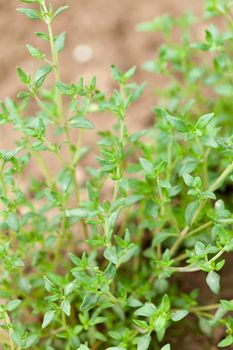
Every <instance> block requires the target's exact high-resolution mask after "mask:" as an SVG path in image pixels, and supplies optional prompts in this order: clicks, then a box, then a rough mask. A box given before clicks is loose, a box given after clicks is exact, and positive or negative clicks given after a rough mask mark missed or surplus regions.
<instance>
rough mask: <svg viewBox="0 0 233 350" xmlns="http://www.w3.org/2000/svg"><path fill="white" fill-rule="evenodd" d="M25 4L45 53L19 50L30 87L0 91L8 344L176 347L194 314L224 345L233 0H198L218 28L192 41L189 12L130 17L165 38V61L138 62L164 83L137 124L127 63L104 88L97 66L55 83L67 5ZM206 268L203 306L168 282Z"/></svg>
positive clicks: (0, 337)
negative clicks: (111, 86) (86, 141)
mask: <svg viewBox="0 0 233 350" xmlns="http://www.w3.org/2000/svg"><path fill="white" fill-rule="evenodd" d="M21 2H23V3H27V4H32V5H35V6H31V7H30V6H27V7H25V8H19V9H18V11H19V12H21V13H23V14H24V15H26V16H27V17H29V18H30V19H33V20H39V21H42V22H44V25H45V31H44V32H39V33H36V35H37V37H39V38H40V39H41V40H45V41H47V43H48V45H49V47H50V55H47V54H45V53H44V52H43V51H41V49H39V48H36V47H34V46H31V45H27V49H28V51H29V54H30V55H31V56H33V57H34V58H35V59H36V60H38V62H39V64H40V67H39V69H38V70H37V71H36V72H35V73H34V74H29V73H28V72H25V70H24V69H23V68H21V67H18V69H17V70H18V76H19V79H20V80H21V82H22V84H23V86H24V88H23V90H22V91H21V92H19V94H18V96H17V97H18V98H17V100H16V101H13V100H11V99H10V98H7V99H6V100H5V101H3V102H1V114H0V122H1V125H4V124H6V125H7V127H12V128H14V129H15V130H16V131H17V135H18V139H17V142H16V147H15V148H14V149H11V150H1V151H0V164H1V165H0V166H1V167H0V199H1V207H0V215H1V222H0V232H1V245H0V259H1V276H0V280H1V287H0V300H1V304H0V319H1V324H0V327H1V328H0V344H1V346H2V348H3V349H8V350H21V349H35V350H36V349H40V350H53V349H54V350H55V349H56V350H59V349H66V350H73V349H75V350H77V349H79V350H88V349H91V350H96V349H100V350H101V349H108V350H134V349H137V350H146V349H151V350H152V349H155V350H156V349H162V350H169V349H171V348H172V338H171V337H170V335H169V334H170V329H171V328H172V327H173V324H174V323H177V322H181V327H186V325H187V323H188V322H189V320H190V316H191V315H194V316H195V318H196V320H197V324H198V323H199V326H200V328H201V330H202V332H204V333H205V334H206V335H207V336H210V337H211V334H212V332H213V330H214V329H215V328H218V327H223V328H224V332H225V336H224V337H223V338H222V339H220V342H219V344H218V347H219V348H221V347H222V348H224V347H227V346H230V345H232V344H233V318H232V316H231V312H232V311H233V301H232V300H231V299H230V300H226V299H224V298H222V297H221V296H219V293H220V290H221V288H220V287H221V270H222V268H223V266H224V262H225V259H230V258H231V255H230V254H227V253H229V252H231V251H232V250H233V231H232V223H233V214H232V207H233V203H232V197H231V196H230V192H231V191H232V180H233V177H232V175H233V137H232V135H233V134H232V126H233V123H232V111H233V107H232V92H233V88H232V76H233V61H232V52H233V41H232V37H233V21H232V19H233V14H232V10H233V2H232V1H231V0H207V1H205V16H206V17H208V18H212V17H214V16H218V17H220V19H219V23H220V25H219V28H218V27H217V26H215V25H214V24H210V25H209V26H208V27H207V29H206V32H205V38H204V39H203V41H200V42H199V41H195V42H192V39H191V38H192V37H193V35H192V28H193V22H194V18H193V16H192V15H190V14H185V15H184V16H182V17H181V18H173V17H170V16H163V17H162V18H156V19H154V20H152V21H151V22H147V23H142V24H140V25H139V26H138V29H139V30H143V31H155V30H160V31H161V32H162V33H163V35H164V43H163V45H162V46H161V47H160V48H159V50H158V57H157V58H156V59H155V60H153V61H150V62H146V63H145V65H144V67H145V68H146V69H147V70H149V71H152V72H154V73H160V74H162V75H164V76H165V77H166V78H167V83H168V85H167V88H166V89H162V90H160V91H158V92H157V95H160V99H159V101H158V102H157V105H156V107H153V111H154V113H155V124H154V125H152V126H151V127H150V128H148V129H146V130H140V131H138V132H136V133H130V132H129V131H128V129H127V122H126V119H127V118H128V115H127V114H128V108H129V107H130V105H131V104H132V103H134V102H135V101H136V100H137V99H138V98H140V97H141V94H142V92H143V90H144V88H145V84H142V85H137V84H136V83H134V82H133V83H132V82H131V79H132V77H133V76H134V73H135V69H136V68H135V67H132V68H130V69H129V70H127V71H126V72H122V71H120V70H119V69H118V68H116V67H115V66H112V77H113V80H114V82H115V83H116V86H117V88H116V90H114V91H113V93H112V96H110V97H109V96H107V95H106V94H104V93H103V92H101V91H100V90H99V89H98V87H97V83H96V79H95V77H93V79H92V80H91V81H90V82H88V83H87V82H85V80H84V78H82V77H81V78H80V80H79V81H78V82H74V83H72V84H68V83H66V82H63V81H61V77H60V66H59V54H60V53H61V51H62V50H63V48H64V44H65V38H66V35H65V33H56V34H55V33H54V32H53V22H54V20H55V19H56V17H57V16H59V15H60V14H61V13H62V12H63V11H64V10H66V9H67V6H63V7H60V8H58V9H54V8H53V6H52V5H51V4H49V2H48V1H46V0H21ZM177 28H178V30H180V33H181V35H180V38H181V40H179V41H177V39H176V38H175V37H174V35H173V33H174V32H177V30H175V29H177ZM206 52H207V53H206ZM47 77H49V78H50V79H47ZM47 80H48V82H47ZM147 88H148V87H147ZM141 101H142V102H141V103H143V97H142V98H141ZM99 112H101V115H100V116H99V120H100V122H102V119H101V118H103V116H104V117H105V115H106V116H108V117H109V115H110V114H111V115H112V118H113V120H114V126H113V128H112V130H104V129H103V130H102V131H101V132H100V133H99V135H98V142H97V148H98V151H97V153H98V155H97V158H96V159H97V162H98V165H97V166H94V165H93V164H94V163H93V162H92V163H91V164H92V165H91V164H89V166H87V167H86V173H85V176H86V181H85V183H83V182H81V181H80V177H79V173H78V171H77V169H78V168H80V167H81V166H83V163H82V160H83V158H84V157H85V156H86V154H87V152H88V149H87V147H85V145H83V141H82V140H83V133H85V132H88V133H89V135H90V133H93V135H95V131H94V128H95V126H94V124H93V121H91V120H92V116H93V114H94V113H95V114H96V113H99ZM92 129H93V130H92ZM93 137H95V136H93ZM93 152H94V151H93ZM30 162H31V163H32V164H33V165H34V169H35V171H34V176H33V177H30V178H28V177H27V175H26V174H27V167H28V164H29V163H30ZM50 162H57V164H58V166H59V169H60V170H59V171H58V172H57V173H56V174H54V171H53V168H52V166H51V163H50ZM36 164H37V165H36ZM78 166H79V167H78ZM200 272H202V274H204V275H205V279H206V284H207V285H208V287H209V289H210V291H209V293H210V294H209V295H210V297H209V299H210V302H207V303H206V304H201V303H200V302H199V299H198V291H197V290H196V289H194V290H191V289H190V292H185V291H184V290H183V289H182V279H181V282H180V278H179V280H178V279H177V276H178V275H180V276H183V277H184V278H188V279H190V288H192V283H191V280H192V276H193V273H200ZM186 276H187V277H186ZM199 293H202V290H201V288H200V290H199ZM211 301H213V303H211ZM183 319H185V320H186V322H184V321H182V320H183Z"/></svg>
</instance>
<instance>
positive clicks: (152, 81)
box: [0, 0, 232, 350]
mask: <svg viewBox="0 0 233 350" xmlns="http://www.w3.org/2000/svg"><path fill="white" fill-rule="evenodd" d="M53 3H54V4H55V5H56V6H59V5H64V4H68V5H69V6H70V8H69V10H68V11H67V12H66V14H65V15H62V16H60V17H59V19H58V20H57V22H56V25H55V33H56V34H58V33H60V32H61V31H66V32H67V41H66V49H65V51H64V52H63V53H62V55H61V59H60V63H61V67H62V68H61V72H62V80H63V81H65V82H67V83H69V82H76V81H78V79H79V77H80V76H84V77H85V78H86V79H87V80H89V79H90V78H91V77H92V76H93V75H96V77H97V85H98V87H99V88H100V89H103V90H104V91H106V92H111V90H112V88H113V83H112V80H111V74H110V68H109V67H110V65H111V64H116V65H117V66H118V67H119V68H120V69H122V70H125V69H127V68H129V67H130V66H132V65H137V66H138V71H137V75H136V81H137V82H138V83H141V82H143V81H148V83H149V86H148V88H147V89H146V92H145V94H144V96H143V98H142V99H141V100H140V101H139V102H137V104H136V105H135V106H134V107H133V108H132V109H131V111H130V115H129V118H128V120H129V121H128V123H129V127H130V129H131V130H138V129H140V128H143V127H145V126H147V125H149V124H150V123H151V121H152V116H151V112H150V108H151V105H153V104H154V103H155V101H156V96H154V94H153V88H155V87H159V86H160V85H161V77H158V76H155V75H152V74H147V73H146V72H144V71H143V70H142V69H140V66H141V64H142V63H143V62H144V61H145V60H147V59H151V58H152V57H153V56H154V55H155V52H156V49H157V48H158V46H159V45H160V44H161V42H162V40H161V36H160V35H159V34H157V33H138V32H136V31H135V26H136V24H138V23H140V22H142V21H146V20H150V19H152V18H153V17H155V16H158V15H163V14H172V15H174V16H179V15H181V14H182V13H183V12H184V11H187V10H190V11H192V12H193V13H194V14H195V15H197V16H201V14H202V7H203V0H195V1H193V0H192V1H190V0H189V1H188V0H179V1H177V0H162V1H161V0H160V1H159V0H121V1H120V0H64V1H60V0H56V1H53ZM20 6H21V4H20V3H19V2H17V1H15V0H7V1H6V0H0V15H1V21H0V47H1V54H0V100H1V99H4V98H5V97H6V96H10V97H12V98H14V97H15V95H16V94H17V92H18V91H19V90H20V88H21V83H20V82H19V80H18V78H17V74H16V66H21V67H22V68H24V69H25V70H26V71H28V72H34V69H35V68H36V62H35V61H34V60H33V59H32V58H31V57H30V56H29V54H28V52H27V50H26V48H25V45H26V44H32V45H33V46H35V47H41V48H42V49H43V50H45V51H46V50H47V48H46V43H43V42H42V45H41V41H40V40H39V39H38V38H36V37H35V35H34V32H36V31H43V30H44V26H43V25H42V24H41V23H39V22H38V21H30V20H28V19H27V18H26V17H25V16H23V15H21V14H19V13H17V12H16V11H15V8H16V7H20ZM197 31H198V32H199V33H200V34H201V33H202V32H203V28H202V27H198V28H197ZM79 44H87V45H89V46H90V47H91V48H92V50H93V56H92V59H91V60H90V61H88V62H87V63H83V64H81V63H78V62H77V61H76V60H75V59H74V58H73V56H72V51H73V49H74V48H75V47H76V46H77V45H79ZM95 118H96V117H95ZM99 118H100V119H99ZM94 122H95V124H96V126H97V129H98V128H101V127H102V126H103V125H104V127H105V128H107V127H108V126H110V125H111V123H112V122H111V120H110V119H109V118H108V117H106V116H101V117H99V116H98V118H97V119H96V120H95V121H94ZM14 136H15V135H14V132H13V131H12V130H11V129H9V126H7V127H5V126H4V127H1V128H0V148H1V149H4V148H11V147H12V146H13V140H14ZM87 138H88V137H87ZM91 139H93V136H92V137H91ZM88 141H89V142H90V139H89V140H88ZM93 141H94V140H93ZM93 141H91V143H92V144H94V143H93ZM53 167H54V168H55V169H56V166H55V164H54V166H53ZM35 171H36V170H35V169H34V168H33V165H32V166H31V168H30V169H29V173H33V172H34V173H35ZM228 265H229V264H228ZM230 271H231V266H227V267H226V268H225V274H224V276H223V281H222V285H223V288H222V290H223V291H224V295H223V297H229V298H231V297H232V295H231V294H232V293H231V291H232V288H231V286H229V278H230ZM189 278H190V276H189ZM182 284H183V287H184V289H185V290H190V289H194V288H198V287H199V288H200V286H202V287H201V290H202V291H201V299H202V302H215V300H214V297H213V296H212V294H211V293H210V292H209V291H208V290H207V289H206V286H205V281H204V275H202V274H200V275H195V276H194V278H193V279H192V281H190V280H188V281H187V280H185V281H184V280H182ZM211 298H212V300H210V299H211ZM192 327H193V325H192V324H190V331H189V332H186V331H184V329H182V327H181V328H179V329H174V331H173V333H174V335H173V338H172V339H171V343H172V344H173V346H174V347H172V348H173V349H177V350H178V349H179V350H204V349H206V350H214V349H217V348H216V347H215V346H214V345H212V344H214V343H216V340H218V339H219V337H220V336H221V334H216V339H207V338H205V337H203V336H202V335H201V334H200V333H199V332H198V331H197V330H196V327H194V328H192ZM176 336H177V337H176ZM214 338H215V337H214Z"/></svg>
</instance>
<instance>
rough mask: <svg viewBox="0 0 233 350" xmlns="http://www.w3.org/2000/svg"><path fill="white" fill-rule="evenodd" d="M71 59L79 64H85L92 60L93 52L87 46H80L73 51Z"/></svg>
mask: <svg viewBox="0 0 233 350" xmlns="http://www.w3.org/2000/svg"><path fill="white" fill-rule="evenodd" d="M72 54H73V57H74V59H75V60H76V61H77V62H79V63H86V62H88V61H90V60H91V59H92V56H93V50H92V48H91V47H90V46H89V45H88V44H80V45H78V46H76V47H75V48H74V49H73V52H72Z"/></svg>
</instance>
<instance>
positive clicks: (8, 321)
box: [4, 312, 15, 350]
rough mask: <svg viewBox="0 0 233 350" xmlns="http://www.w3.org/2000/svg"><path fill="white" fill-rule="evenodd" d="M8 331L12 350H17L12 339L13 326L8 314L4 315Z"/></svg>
mask: <svg viewBox="0 0 233 350" xmlns="http://www.w3.org/2000/svg"><path fill="white" fill-rule="evenodd" d="M4 317H5V321H6V325H7V329H8V335H9V341H10V349H11V350H15V345H14V342H13V339H12V324H11V320H10V317H9V316H8V314H7V312H5V313H4Z"/></svg>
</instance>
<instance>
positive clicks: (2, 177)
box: [0, 162, 7, 197]
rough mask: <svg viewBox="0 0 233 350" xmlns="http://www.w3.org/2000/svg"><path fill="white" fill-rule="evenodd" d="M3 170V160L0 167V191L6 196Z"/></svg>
mask: <svg viewBox="0 0 233 350" xmlns="http://www.w3.org/2000/svg"><path fill="white" fill-rule="evenodd" d="M3 171H4V162H2V166H1V169H0V182H1V185H2V193H3V195H4V196H5V197H6V196H7V186H6V183H5V179H4V175H3Z"/></svg>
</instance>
